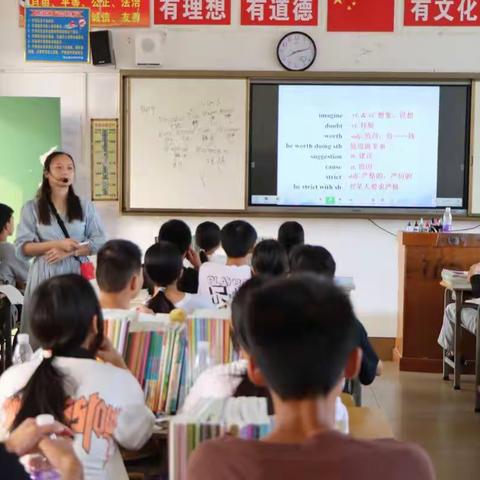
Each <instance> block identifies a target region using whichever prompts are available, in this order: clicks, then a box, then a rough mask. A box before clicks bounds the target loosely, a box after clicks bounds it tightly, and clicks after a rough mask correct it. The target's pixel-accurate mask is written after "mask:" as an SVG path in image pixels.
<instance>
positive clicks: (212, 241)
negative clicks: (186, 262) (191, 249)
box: [195, 222, 225, 263]
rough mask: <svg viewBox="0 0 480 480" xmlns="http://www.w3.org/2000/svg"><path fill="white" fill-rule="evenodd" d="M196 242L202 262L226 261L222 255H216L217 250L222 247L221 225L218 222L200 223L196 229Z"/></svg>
mask: <svg viewBox="0 0 480 480" xmlns="http://www.w3.org/2000/svg"><path fill="white" fill-rule="evenodd" d="M195 243H196V244H197V248H198V250H199V256H200V261H201V262H202V263H205V262H216V263H225V261H224V260H223V259H222V257H219V256H218V255H215V252H216V251H217V250H218V249H219V247H220V227H219V226H218V225H217V224H216V223H213V222H202V223H200V224H199V225H198V227H197V229H196V230H195Z"/></svg>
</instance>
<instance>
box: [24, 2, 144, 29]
mask: <svg viewBox="0 0 480 480" xmlns="http://www.w3.org/2000/svg"><path fill="white" fill-rule="evenodd" d="M26 7H63V8H67V7H68V8H90V10H91V18H90V22H91V26H92V27H95V28H97V27H104V28H105V27H109V28H111V27H149V26H150V0H19V14H20V26H21V27H23V26H24V24H25V9H26Z"/></svg>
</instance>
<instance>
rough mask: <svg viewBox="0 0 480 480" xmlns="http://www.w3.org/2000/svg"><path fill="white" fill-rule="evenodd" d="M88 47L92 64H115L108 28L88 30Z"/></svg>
mask: <svg viewBox="0 0 480 480" xmlns="http://www.w3.org/2000/svg"><path fill="white" fill-rule="evenodd" d="M90 49H91V51H92V63H93V64H94V65H115V57H114V54H113V49H112V41H111V38H110V31H109V30H97V31H96V32H90Z"/></svg>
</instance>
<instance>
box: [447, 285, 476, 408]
mask: <svg viewBox="0 0 480 480" xmlns="http://www.w3.org/2000/svg"><path fill="white" fill-rule="evenodd" d="M440 285H441V286H442V287H444V288H445V306H446V305H447V304H448V303H451V302H452V299H453V298H452V297H453V294H455V295H454V296H455V328H454V350H453V357H454V359H453V362H452V360H451V359H449V358H448V357H447V355H446V353H447V352H445V350H444V351H443V379H444V380H449V376H450V373H452V371H453V376H454V379H453V388H454V389H455V390H460V376H461V373H462V369H463V368H464V367H463V365H462V354H463V350H462V309H463V308H465V307H466V306H467V305H468V303H464V301H463V300H464V299H463V296H464V293H465V292H470V291H471V290H472V288H471V286H470V287H468V286H466V285H460V284H456V283H455V282H447V281H445V280H443V281H442V282H440ZM475 304H476V305H478V303H476V302H475V303H474V304H473V305H475ZM479 308H480V307H479ZM477 318H478V317H477ZM477 321H478V320H477ZM475 340H476V345H475V370H474V372H471V371H469V370H468V369H467V371H466V372H465V373H474V374H475V412H477V413H478V412H480V328H479V326H478V323H477V331H476V333H475Z"/></svg>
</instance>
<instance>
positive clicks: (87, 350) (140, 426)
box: [0, 274, 155, 480]
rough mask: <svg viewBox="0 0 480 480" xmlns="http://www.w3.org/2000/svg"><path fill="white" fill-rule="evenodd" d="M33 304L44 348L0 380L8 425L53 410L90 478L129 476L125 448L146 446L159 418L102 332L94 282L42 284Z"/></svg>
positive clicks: (70, 279)
mask: <svg viewBox="0 0 480 480" xmlns="http://www.w3.org/2000/svg"><path fill="white" fill-rule="evenodd" d="M32 305H33V308H32V316H31V329H32V332H33V334H34V335H35V338H37V339H38V341H39V342H40V345H41V348H42V349H43V350H42V351H41V355H36V356H35V357H34V359H32V360H31V361H29V362H26V363H23V364H19V365H16V366H13V367H11V368H9V369H8V370H7V371H6V372H5V373H4V374H3V375H2V376H1V377H0V418H1V419H2V428H4V429H8V430H10V431H12V430H14V429H15V428H17V427H18V426H19V425H20V424H21V423H22V422H23V421H24V420H25V419H26V418H29V417H36V416H37V415H39V414H42V413H48V414H51V415H53V416H54V418H55V419H56V420H57V421H59V422H60V423H63V424H64V425H67V426H68V427H69V428H71V429H72V431H73V432H74V434H75V437H74V449H75V453H76V454H77V456H78V458H79V459H80V461H81V462H82V465H83V468H84V472H85V478H88V479H89V480H100V479H102V480H107V479H119V480H127V479H128V476H127V472H126V469H125V466H124V465H123V461H122V458H121V455H120V450H119V447H120V446H122V447H124V448H126V449H129V450H137V449H139V448H141V447H142V446H143V445H144V444H145V442H146V441H147V440H148V439H149V438H150V436H151V434H152V430H153V426H154V422H155V417H154V415H153V413H152V412H151V411H150V410H149V409H148V408H147V407H146V406H145V401H144V396H143V391H142V389H141V387H140V385H139V384H138V382H137V380H136V379H135V377H134V376H133V375H132V374H131V373H130V372H129V371H128V370H127V367H126V365H125V362H124V361H123V359H122V357H121V356H120V354H119V353H118V352H117V351H116V350H115V349H114V348H113V347H112V345H111V343H110V342H109V341H108V339H106V338H104V336H103V316H102V311H101V309H100V305H99V303H98V300H97V297H96V295H95V292H94V290H93V288H92V286H91V285H90V283H89V282H88V281H87V280H85V279H84V278H82V277H81V276H80V275H74V274H70V275H60V276H57V277H53V278H51V279H49V280H46V281H45V282H43V283H42V284H40V285H39V286H38V287H37V289H36V291H35V293H34V296H33V298H32ZM96 358H98V359H99V360H101V361H98V360H97V359H96Z"/></svg>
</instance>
